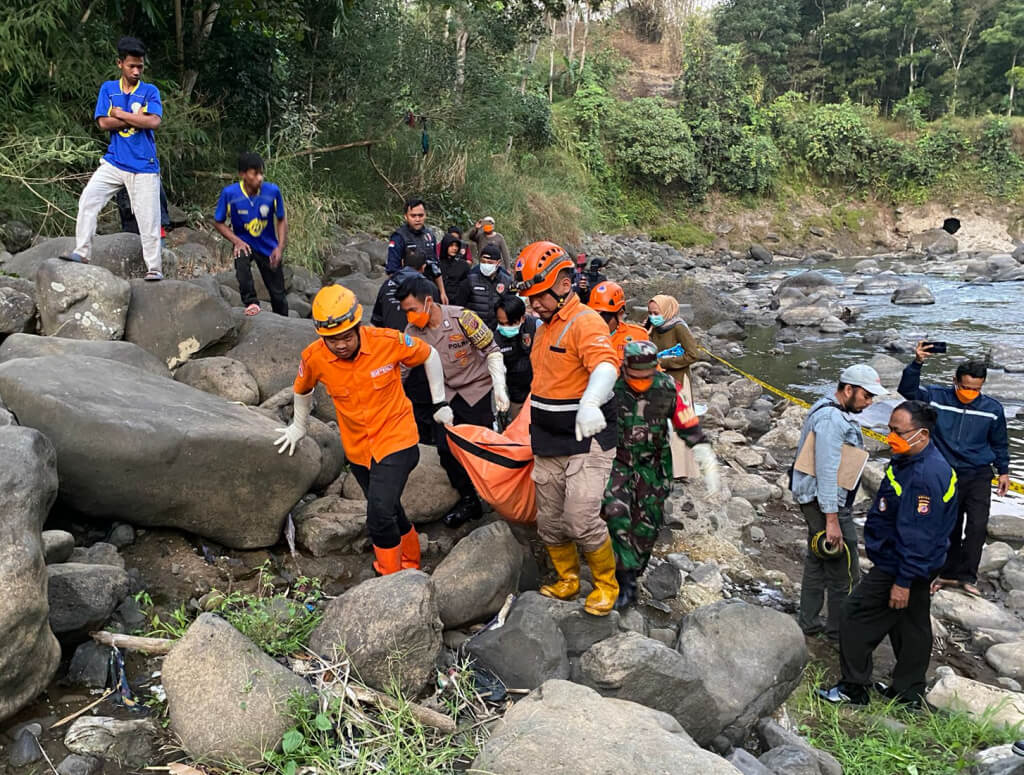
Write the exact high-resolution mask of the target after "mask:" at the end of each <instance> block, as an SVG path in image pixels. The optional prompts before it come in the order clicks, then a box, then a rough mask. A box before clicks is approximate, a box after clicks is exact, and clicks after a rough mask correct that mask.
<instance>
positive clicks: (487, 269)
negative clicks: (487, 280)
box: [480, 264, 498, 277]
mask: <svg viewBox="0 0 1024 775" xmlns="http://www.w3.org/2000/svg"><path fill="white" fill-rule="evenodd" d="M497 271H498V265H497V264H480V274H482V275H483V276H484V277H490V276H491V275H492V274H494V273H495V272H497Z"/></svg>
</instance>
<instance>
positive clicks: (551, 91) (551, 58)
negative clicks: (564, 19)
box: [548, 17, 555, 103]
mask: <svg viewBox="0 0 1024 775" xmlns="http://www.w3.org/2000/svg"><path fill="white" fill-rule="evenodd" d="M550 23H551V53H550V54H549V55H548V102H549V103H551V102H554V101H555V19H554V17H551V19H550Z"/></svg>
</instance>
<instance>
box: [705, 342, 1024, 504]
mask: <svg viewBox="0 0 1024 775" xmlns="http://www.w3.org/2000/svg"><path fill="white" fill-rule="evenodd" d="M700 349H701V351H702V352H704V353H707V354H708V355H710V356H711V357H712V358H714V359H715V360H716V361H718V362H719V363H722V364H724V365H726V366H728V367H729V368H730V369H732V370H733V371H735V372H736V373H737V374H739V375H740V376H742V377H746V378H747V379H749V380H750V381H751V382H755V383H757V384H758V385H760V386H761V387H763V388H764V389H765V390H767V391H768V392H769V393H774V394H775V395H777V396H779V397H780V398H785V399H786V400H787V401H789V402H790V403H793V404H796V405H797V406H802V407H803V408H804V409H810V408H811V405H810V404H809V403H807V402H806V401H804V400H803V399H802V398H797V397H796V396H794V395H793V394H791V393H787V392H786V391H785V390H779V388H777V387H775V386H774V385H769V384H768V383H767V382H765V381H764V380H763V379H758V378H757V377H755V376H754V375H753V374H748V373H747V372H745V371H744V370H743V369H741V368H740V367H739V366H735V365H733V364H732V363H729V361H727V360H726V359H725V358H722V357H720V356H718V355H715V354H714V353H713V352H711V350H709V349H708V348H706V347H701V348H700ZM860 431H861V433H863V434H864V435H865V436H867V437H868V438H869V439H874V440H875V441H880V442H882V443H883V444H885V443H886V441H885V436H884V435H882V434H881V433H879V432H878V431H873V430H871V429H870V428H861V429H860ZM998 483H999V482H998V480H996V479H993V480H992V484H998ZM1010 492H1015V493H1017V494H1018V495H1024V484H1021V483H1020V482H1014V481H1011V482H1010Z"/></svg>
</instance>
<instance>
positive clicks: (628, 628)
mask: <svg viewBox="0 0 1024 775" xmlns="http://www.w3.org/2000/svg"><path fill="white" fill-rule="evenodd" d="M619 629H620V630H622V631H623V632H636V633H639V634H640V635H644V636H646V635H647V620H646V619H644V616H643V614H641V613H640V612H639V611H637V610H636V609H635V608H627V609H626V611H625V612H620V613H619Z"/></svg>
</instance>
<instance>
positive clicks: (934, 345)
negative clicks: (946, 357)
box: [921, 342, 946, 355]
mask: <svg viewBox="0 0 1024 775" xmlns="http://www.w3.org/2000/svg"><path fill="white" fill-rule="evenodd" d="M921 347H923V348H924V349H925V350H927V351H928V352H929V353H931V354H932V355H935V354H937V353H944V352H946V343H945V342H922V343H921Z"/></svg>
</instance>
